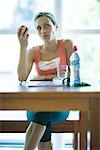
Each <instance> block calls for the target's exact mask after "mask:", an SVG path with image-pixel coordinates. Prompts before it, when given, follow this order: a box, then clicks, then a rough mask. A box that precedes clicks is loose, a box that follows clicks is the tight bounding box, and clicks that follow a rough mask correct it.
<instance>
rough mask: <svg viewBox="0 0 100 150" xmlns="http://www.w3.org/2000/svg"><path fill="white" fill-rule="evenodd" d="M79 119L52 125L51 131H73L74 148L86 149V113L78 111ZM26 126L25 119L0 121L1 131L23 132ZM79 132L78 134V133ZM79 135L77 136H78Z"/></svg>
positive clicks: (76, 149)
mask: <svg viewBox="0 0 100 150" xmlns="http://www.w3.org/2000/svg"><path fill="white" fill-rule="evenodd" d="M79 118H80V119H79V120H66V121H64V122H62V123H59V124H55V125H53V126H52V132H53V133H73V134H74V141H73V143H74V150H78V148H79V147H80V150H83V149H84V150H86V149H87V138H86V134H87V114H86V112H80V115H79ZM27 126H28V122H27V121H0V132H1V133H24V132H25V130H26V128H27ZM79 133H80V136H78V134H79ZM78 137H79V138H78Z"/></svg>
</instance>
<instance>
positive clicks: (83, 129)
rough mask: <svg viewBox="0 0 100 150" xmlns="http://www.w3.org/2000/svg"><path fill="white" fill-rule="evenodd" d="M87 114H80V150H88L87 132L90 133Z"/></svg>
mask: <svg viewBox="0 0 100 150" xmlns="http://www.w3.org/2000/svg"><path fill="white" fill-rule="evenodd" d="M87 115H88V113H87V112H81V113H80V127H79V129H80V143H79V150H87V131H88V119H87Z"/></svg>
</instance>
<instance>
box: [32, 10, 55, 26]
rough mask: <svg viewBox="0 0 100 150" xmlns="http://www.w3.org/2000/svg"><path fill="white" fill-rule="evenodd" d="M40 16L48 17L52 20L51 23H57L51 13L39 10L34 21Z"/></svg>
mask: <svg viewBox="0 0 100 150" xmlns="http://www.w3.org/2000/svg"><path fill="white" fill-rule="evenodd" d="M42 16H46V17H49V18H50V20H51V21H52V23H53V24H54V25H56V24H57V22H56V19H55V16H54V15H53V14H51V13H49V12H39V13H38V14H37V15H36V16H35V18H34V22H35V21H36V20H37V19H38V18H40V17H42Z"/></svg>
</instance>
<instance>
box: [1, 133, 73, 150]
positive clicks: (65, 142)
mask: <svg viewBox="0 0 100 150" xmlns="http://www.w3.org/2000/svg"><path fill="white" fill-rule="evenodd" d="M24 139H25V134H0V150H23V145H24ZM72 140H73V134H70V133H69V134H68V133H60V134H58V133H57V134H55V133H53V134H52V143H53V150H73V142H72ZM36 150H37V149H36Z"/></svg>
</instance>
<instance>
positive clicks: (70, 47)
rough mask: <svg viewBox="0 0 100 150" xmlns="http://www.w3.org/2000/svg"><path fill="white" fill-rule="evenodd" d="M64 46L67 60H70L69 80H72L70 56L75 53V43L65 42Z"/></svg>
mask: <svg viewBox="0 0 100 150" xmlns="http://www.w3.org/2000/svg"><path fill="white" fill-rule="evenodd" d="M64 45H65V51H66V53H67V60H68V67H69V70H68V78H69V80H70V56H71V54H72V53H73V42H72V41H71V40H69V39H68V40H65V41H64Z"/></svg>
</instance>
